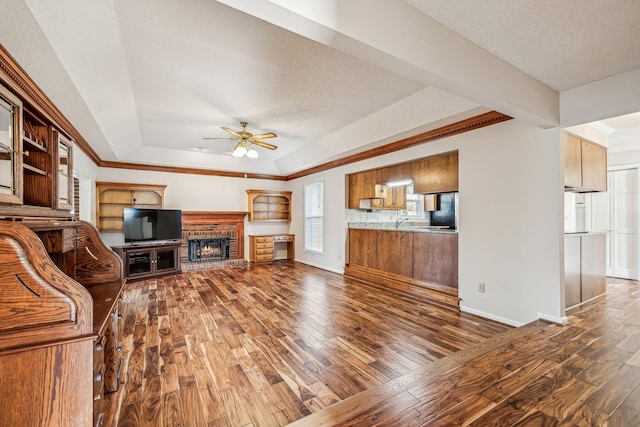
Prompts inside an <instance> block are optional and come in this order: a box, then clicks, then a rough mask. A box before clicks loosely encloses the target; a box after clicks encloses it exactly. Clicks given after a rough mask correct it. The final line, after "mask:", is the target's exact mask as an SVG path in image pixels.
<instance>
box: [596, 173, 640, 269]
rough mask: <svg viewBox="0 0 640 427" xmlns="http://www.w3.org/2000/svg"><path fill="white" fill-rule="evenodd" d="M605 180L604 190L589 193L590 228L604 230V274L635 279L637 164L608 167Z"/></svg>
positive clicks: (637, 260) (636, 266)
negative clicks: (605, 271) (625, 166)
mask: <svg viewBox="0 0 640 427" xmlns="http://www.w3.org/2000/svg"><path fill="white" fill-rule="evenodd" d="M607 181H608V182H607V188H608V190H607V192H602V193H592V194H591V231H593V232H605V233H606V234H607V273H606V274H607V276H611V277H618V278H623V279H631V280H638V279H639V274H638V272H639V259H638V246H639V245H638V243H639V242H638V212H639V210H638V168H629V169H620V170H612V171H609V172H608V174H607Z"/></svg>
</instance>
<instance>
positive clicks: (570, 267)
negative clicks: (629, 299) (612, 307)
mask: <svg viewBox="0 0 640 427" xmlns="http://www.w3.org/2000/svg"><path fill="white" fill-rule="evenodd" d="M564 252H565V254H564V274H565V283H564V291H565V292H564V293H565V307H567V308H568V307H573V306H575V305H578V304H581V303H583V302H585V301H588V300H590V299H592V298H594V297H597V296H598V295H602V294H603V293H605V292H606V286H607V281H606V235H604V234H568V235H566V236H565V239H564Z"/></svg>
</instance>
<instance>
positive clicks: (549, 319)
mask: <svg viewBox="0 0 640 427" xmlns="http://www.w3.org/2000/svg"><path fill="white" fill-rule="evenodd" d="M538 319H540V320H544V321H545V322H551V323H555V324H556V325H567V324H568V323H569V318H568V317H567V316H562V317H558V316H551V315H549V314H544V313H538Z"/></svg>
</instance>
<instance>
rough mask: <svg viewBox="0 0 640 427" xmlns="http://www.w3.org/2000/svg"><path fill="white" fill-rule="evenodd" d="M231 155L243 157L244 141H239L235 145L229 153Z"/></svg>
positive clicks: (245, 150)
mask: <svg viewBox="0 0 640 427" xmlns="http://www.w3.org/2000/svg"><path fill="white" fill-rule="evenodd" d="M231 155H232V156H233V157H244V156H246V155H247V147H245V144H244V142H239V143H238V145H236V148H234V149H233V152H232V153H231Z"/></svg>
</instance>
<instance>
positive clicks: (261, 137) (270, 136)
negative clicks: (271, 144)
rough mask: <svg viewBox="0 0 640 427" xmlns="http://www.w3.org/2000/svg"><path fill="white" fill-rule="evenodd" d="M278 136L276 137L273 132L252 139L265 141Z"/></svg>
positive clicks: (254, 136)
mask: <svg viewBox="0 0 640 427" xmlns="http://www.w3.org/2000/svg"><path fill="white" fill-rule="evenodd" d="M277 136H278V135H276V134H275V133H273V132H267V133H261V134H258V135H253V136H252V138H253V139H254V140H255V139H265V138H276V137H277Z"/></svg>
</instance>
